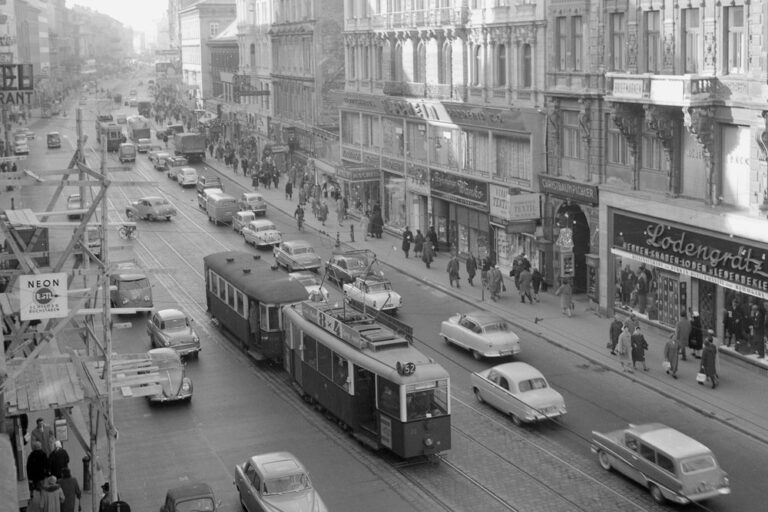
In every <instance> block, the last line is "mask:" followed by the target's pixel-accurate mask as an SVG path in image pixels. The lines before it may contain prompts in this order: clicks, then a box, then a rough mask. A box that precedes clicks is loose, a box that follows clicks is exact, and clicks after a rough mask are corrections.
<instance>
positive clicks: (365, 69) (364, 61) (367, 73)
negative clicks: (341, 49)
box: [360, 46, 371, 80]
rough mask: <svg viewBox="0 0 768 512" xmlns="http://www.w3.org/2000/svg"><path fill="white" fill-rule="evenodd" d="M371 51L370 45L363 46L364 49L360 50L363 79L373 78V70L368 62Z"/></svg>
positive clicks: (361, 75) (361, 76)
mask: <svg viewBox="0 0 768 512" xmlns="http://www.w3.org/2000/svg"><path fill="white" fill-rule="evenodd" d="M370 51H371V47H370V46H363V48H362V51H361V52H360V78H362V79H363V80H368V79H369V78H371V70H370V65H369V63H368V55H369V53H370Z"/></svg>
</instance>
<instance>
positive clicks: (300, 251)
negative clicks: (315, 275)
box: [293, 247, 315, 254]
mask: <svg viewBox="0 0 768 512" xmlns="http://www.w3.org/2000/svg"><path fill="white" fill-rule="evenodd" d="M314 253H315V250H314V249H313V248H311V247H296V248H294V249H293V254H314Z"/></svg>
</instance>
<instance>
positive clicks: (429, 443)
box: [424, 437, 435, 448]
mask: <svg viewBox="0 0 768 512" xmlns="http://www.w3.org/2000/svg"><path fill="white" fill-rule="evenodd" d="M434 444H435V442H434V441H433V440H432V438H431V437H425V438H424V446H426V447H427V448H432V446H434Z"/></svg>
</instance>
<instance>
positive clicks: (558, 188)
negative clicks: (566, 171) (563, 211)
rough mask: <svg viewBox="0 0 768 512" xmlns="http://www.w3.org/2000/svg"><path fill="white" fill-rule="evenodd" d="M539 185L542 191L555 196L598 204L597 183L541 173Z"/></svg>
mask: <svg viewBox="0 0 768 512" xmlns="http://www.w3.org/2000/svg"><path fill="white" fill-rule="evenodd" d="M539 186H540V188H541V191H542V192H544V193H547V194H551V195H553V196H557V197H562V198H564V199H573V200H576V201H579V202H582V203H586V204H591V205H593V206H594V205H597V201H598V199H597V194H598V188H597V186H595V185H587V184H586V183H579V182H576V181H570V180H566V179H563V178H556V177H555V176H549V175H546V174H539Z"/></svg>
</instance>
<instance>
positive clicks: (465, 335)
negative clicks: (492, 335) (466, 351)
mask: <svg viewBox="0 0 768 512" xmlns="http://www.w3.org/2000/svg"><path fill="white" fill-rule="evenodd" d="M459 325H460V326H461V327H462V330H461V335H460V336H458V338H459V339H458V340H457V341H458V342H459V343H460V344H461V345H462V346H464V347H466V348H470V349H472V348H475V346H476V343H475V330H476V329H477V328H478V327H479V326H478V325H477V324H476V323H475V321H474V320H472V319H471V318H467V317H464V318H462V319H461V321H460V322H459Z"/></svg>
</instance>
